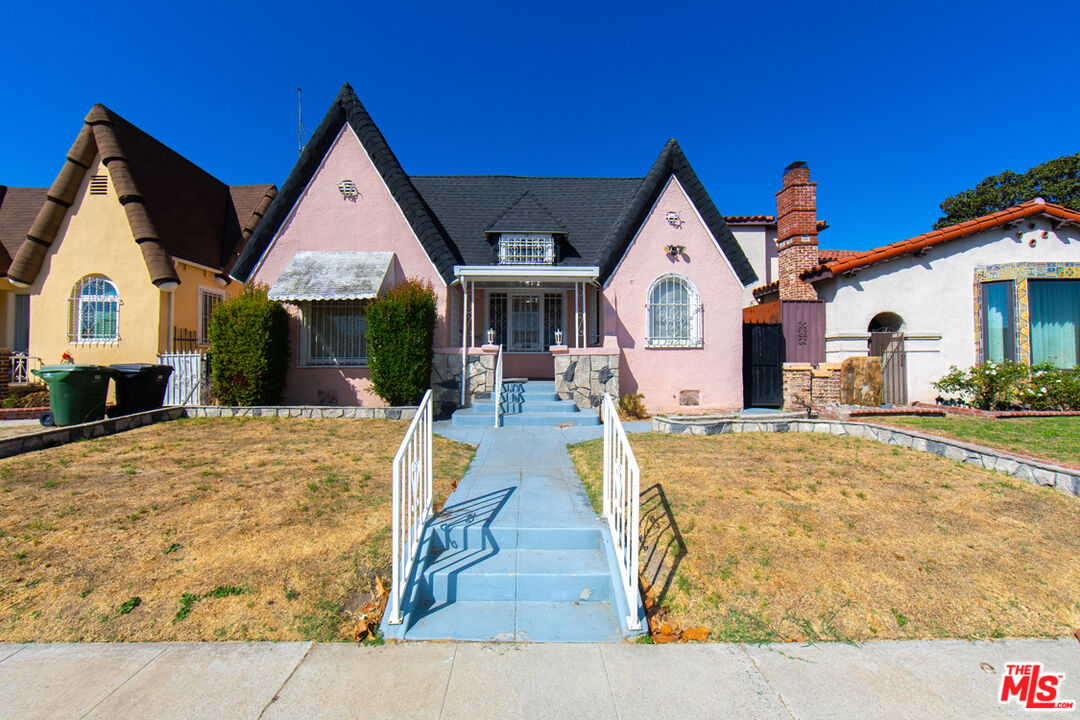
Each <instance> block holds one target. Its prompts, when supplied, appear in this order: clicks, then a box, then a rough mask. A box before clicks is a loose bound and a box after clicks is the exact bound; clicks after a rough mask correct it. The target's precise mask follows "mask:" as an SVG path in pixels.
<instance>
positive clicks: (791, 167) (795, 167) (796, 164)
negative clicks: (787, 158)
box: [784, 160, 810, 175]
mask: <svg viewBox="0 0 1080 720" xmlns="http://www.w3.org/2000/svg"><path fill="white" fill-rule="evenodd" d="M802 168H806V169H807V170H809V169H810V166H809V165H807V164H806V161H805V160H796V161H795V162H793V163H791V164H790V165H788V166H787V167H786V168H784V174H785V175H787V174H788V173H789V172H791V171H792V170H800V169H802Z"/></svg>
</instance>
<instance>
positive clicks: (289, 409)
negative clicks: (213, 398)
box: [183, 405, 416, 420]
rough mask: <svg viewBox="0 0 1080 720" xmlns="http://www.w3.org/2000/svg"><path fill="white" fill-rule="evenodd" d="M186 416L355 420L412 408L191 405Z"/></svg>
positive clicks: (408, 414)
mask: <svg viewBox="0 0 1080 720" xmlns="http://www.w3.org/2000/svg"><path fill="white" fill-rule="evenodd" d="M183 409H184V410H185V411H187V417H197V418H220V417H286V418H327V419H329V418H349V419H357V420H412V419H413V416H414V415H416V408H415V407H412V406H408V407H360V406H356V407H326V406H314V405H267V406H250V407H222V406H219V405H193V406H188V407H185V408H183Z"/></svg>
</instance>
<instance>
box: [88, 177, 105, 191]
mask: <svg viewBox="0 0 1080 720" xmlns="http://www.w3.org/2000/svg"><path fill="white" fill-rule="evenodd" d="M108 192H109V176H108V175H94V176H93V177H92V178H90V194H91V195H107V194H108Z"/></svg>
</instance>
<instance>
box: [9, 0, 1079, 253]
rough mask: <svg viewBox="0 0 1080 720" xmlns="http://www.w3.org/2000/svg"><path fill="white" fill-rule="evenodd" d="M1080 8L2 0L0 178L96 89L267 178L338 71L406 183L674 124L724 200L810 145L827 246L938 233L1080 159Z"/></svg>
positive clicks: (73, 122) (640, 135)
mask: <svg viewBox="0 0 1080 720" xmlns="http://www.w3.org/2000/svg"><path fill="white" fill-rule="evenodd" d="M1078 20H1080V4H1078V3H1076V2H1068V3H1065V2H1062V3H1053V2H1050V3H1039V4H1037V5H1030V4H1028V5H1025V4H1017V3H1008V4H1006V3H1000V2H966V3H948V2H922V1H921V0H916V1H913V2H907V1H905V2H896V3H888V4H885V3H875V2H862V3H851V4H847V3H833V2H811V1H803V2H796V3H765V2H742V3H737V4H736V3H717V2H698V3H687V4H684V3H677V2H657V3H650V4H645V3H638V2H604V3H591V2H573V3H565V2H543V3H519V2H509V1H503V2H494V3H469V2H463V3H450V2H445V1H444V2H431V3H426V2H421V3H403V2H384V3H378V4H376V3H367V2H359V3H357V2H353V3H340V4H329V3H321V2H317V1H315V0H311V1H309V2H302V3H282V2H273V1H263V2H244V3H227V2H216V3H202V2H182V3H154V2H151V3H144V4H142V5H132V4H130V3H127V4H124V3H121V4H116V3H100V2H99V3H77V4H76V3H64V2H60V3H52V4H46V3H30V2H11V3H7V4H6V7H5V10H4V13H3V26H4V27H3V32H2V40H0V55H2V57H3V66H4V68H5V71H4V72H3V74H2V79H0V91H2V94H0V97H2V98H3V112H0V137H2V138H3V144H2V152H0V184H6V185H29V186H33V185H49V184H50V183H51V182H52V180H53V179H54V177H55V176H56V173H57V172H58V171H59V169H60V167H61V165H62V163H63V157H64V153H65V152H66V151H67V149H68V147H69V146H70V145H71V142H72V141H73V140H74V138H75V135H76V133H77V132H78V129H79V127H80V124H81V122H82V118H83V116H84V115H85V114H86V112H87V111H88V110H89V108H90V106H91V105H93V104H94V103H95V102H102V103H104V104H106V105H108V106H109V107H111V108H112V109H114V110H116V111H117V112H119V113H120V114H121V115H123V116H124V117H126V118H127V119H128V120H130V121H132V122H134V123H135V124H136V125H138V126H139V127H141V128H142V129H144V130H145V131H147V132H149V133H150V134H151V135H154V136H155V137H157V138H158V139H159V140H161V141H162V142H164V143H165V144H167V145H169V146H170V147H172V148H174V149H175V150H177V151H178V152H180V153H181V154H183V155H185V156H187V157H188V158H190V159H191V160H193V161H194V162H195V163H197V164H199V165H201V166H202V167H204V168H205V169H207V170H208V171H209V172H211V173H213V174H214V175H216V176H217V177H219V178H221V179H222V180H224V181H225V182H228V183H232V184H242V183H261V182H274V183H277V184H279V185H280V184H281V183H282V182H283V181H284V180H285V178H286V176H287V174H288V172H289V170H290V168H291V167H292V164H293V162H294V161H295V160H296V157H297V151H296V131H297V117H296V115H297V108H296V88H297V87H302V88H303V91H304V125H305V126H306V127H307V128H308V131H309V132H310V130H313V129H314V128H315V126H316V125H317V124H318V122H319V120H320V119H321V117H322V115H323V113H324V112H325V111H326V108H327V106H328V105H329V103H330V101H331V100H332V99H333V97H334V95H335V94H336V93H337V91H338V89H339V88H340V87H341V85H342V83H344V82H346V81H347V82H349V83H351V84H352V86H353V87H354V88H355V90H356V92H357V94H358V95H359V96H360V99H361V101H363V103H364V104H365V106H366V107H367V108H368V110H369V112H370V113H371V115H372V117H373V118H374V119H375V122H376V123H377V124H378V125H379V127H380V129H381V130H382V131H383V134H384V135H385V136H386V138H387V140H388V141H389V143H390V146H391V147H392V148H393V150H394V152H395V153H396V154H397V156H398V158H399V159H400V160H401V163H402V165H403V166H404V167H405V170H406V172H409V173H412V174H417V175H423V174H471V173H505V174H515V175H607V176H638V175H643V174H644V173H645V172H646V171H647V170H648V168H649V166H650V164H651V163H652V162H653V160H654V159H655V157H656V155H657V154H658V153H659V151H660V149H661V148H662V147H663V144H664V142H665V141H666V140H667V138H669V137H676V138H678V139H679V142H680V143H681V144H682V146H683V148H684V149H685V151H686V153H687V155H688V157H689V159H690V162H691V164H692V165H693V166H694V168H695V170H696V171H697V172H698V175H699V176H700V177H701V178H702V180H703V181H704V183H705V186H706V188H707V189H708V190H709V193H710V195H711V196H712V198H713V200H714V201H715V202H716V204H717V206H718V207H719V208H720V211H721V212H722V213H725V214H729V215H734V214H758V213H761V214H771V213H773V212H775V204H774V203H775V201H774V195H773V193H774V192H775V191H776V190H777V189H778V185H779V182H780V174H781V171H782V169H783V167H784V166H785V165H787V164H788V163H789V162H791V161H792V160H806V161H807V162H809V164H810V168H811V172H812V174H813V178H814V179H815V180H817V181H818V182H819V186H818V196H819V217H821V218H824V219H826V220H828V221H829V222H830V224H831V225H832V227H831V229H830V230H828V231H827V232H826V233H825V234H823V235H822V244H823V245H824V246H827V247H836V248H853V249H859V248H866V247H872V246H875V245H879V244H883V243H887V242H893V241H895V240H900V239H903V238H906V237H909V236H911V235H915V234H917V233H919V232H923V231H925V230H927V229H929V228H930V226H931V225H932V224H933V222H934V221H935V220H936V219H937V217H938V216H939V214H940V213H939V210H938V207H937V205H938V203H939V202H940V201H941V200H942V199H944V198H945V197H946V196H948V195H951V194H953V193H955V192H957V191H959V190H962V189H964V188H966V187H970V186H971V185H973V184H975V183H976V182H978V181H979V180H981V179H982V178H983V177H985V176H987V175H991V174H996V173H998V172H1000V171H1001V170H1004V169H1006V168H1011V169H1014V170H1018V171H1020V170H1025V169H1027V168H1028V167H1030V166H1032V165H1034V164H1037V163H1039V162H1042V161H1045V160H1047V159H1050V158H1053V157H1057V156H1060V155H1064V154H1068V153H1075V152H1077V151H1080V138H1078V135H1077V128H1078V119H1080V94H1078V93H1077V92H1076V91H1075V87H1076V78H1077V75H1078V72H1077V71H1078V69H1080V67H1078V65H1080V63H1078V61H1077V53H1076V49H1075V43H1074V42H1073V41H1072V39H1071V38H1072V34H1071V33H1070V29H1071V28H1075V27H1077V24H1078Z"/></svg>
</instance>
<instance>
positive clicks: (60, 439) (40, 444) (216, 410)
mask: <svg viewBox="0 0 1080 720" xmlns="http://www.w3.org/2000/svg"><path fill="white" fill-rule="evenodd" d="M46 409H47V408H46ZM39 414H40V413H39ZM415 415H416V408H415V407H388V408H375V407H310V406H288V405H286V406H271V407H219V406H216V405H197V406H191V407H180V406H176V405H172V406H169V407H164V408H159V409H157V410H149V411H147V412H142V413H136V414H134V415H122V416H120V417H115V418H106V419H104V420H98V421H96V422H88V423H82V424H81V425H66V426H64V427H52V428H42V429H41V430H35V431H34V432H28V433H27V434H25V435H15V436H14V437H8V438H0V458H6V457H12V456H14V455H21V454H22V453H25V452H31V451H33V450H43V449H45V448H49V447H55V446H57V445H66V444H67V443H71V442H76V441H78V440H88V439H90V438H97V437H104V436H106V435H115V434H116V433H120V432H124V431H125V430H133V429H134V428H137V427H143V426H144V425H153V424H154V423H159V422H165V421H168V420H176V419H178V418H183V417H202V418H207V417H213V418H221V417H290V418H328V419H329V418H349V419H358V420H412V418H413V417H414V416H415ZM34 417H37V415H35V416H34ZM9 419H10V418H9Z"/></svg>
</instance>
